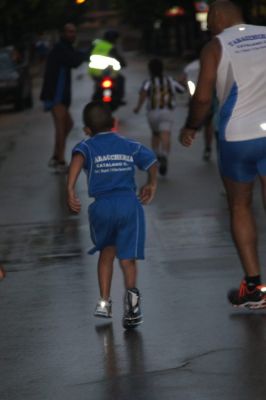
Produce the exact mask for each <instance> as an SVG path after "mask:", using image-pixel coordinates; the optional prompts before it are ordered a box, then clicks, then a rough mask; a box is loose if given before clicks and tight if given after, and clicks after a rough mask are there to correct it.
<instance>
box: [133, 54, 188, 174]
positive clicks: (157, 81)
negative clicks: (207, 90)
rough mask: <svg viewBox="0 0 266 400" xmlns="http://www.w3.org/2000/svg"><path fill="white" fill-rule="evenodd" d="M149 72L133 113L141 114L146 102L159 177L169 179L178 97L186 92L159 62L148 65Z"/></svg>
mask: <svg viewBox="0 0 266 400" xmlns="http://www.w3.org/2000/svg"><path fill="white" fill-rule="evenodd" d="M148 70H149V74H150V78H149V79H147V80H145V81H144V83H143V84H142V86H141V89H140V92H139V98H138V103H137V105H136V107H135V108H134V112H135V113H138V112H139V111H140V109H141V107H142V105H143V104H144V103H145V101H146V103H147V119H148V123H149V125H150V128H151V131H152V137H151V146H152V149H153V150H154V152H155V153H156V154H157V158H158V161H159V172H160V174H161V175H166V173H167V166H168V156H169V153H170V147H171V129H172V125H173V122H174V108H175V107H176V93H184V92H185V90H186V88H185V86H184V85H182V84H181V83H179V82H178V81H176V80H175V79H174V78H173V77H171V76H168V75H165V74H164V66H163V63H162V61H161V60H160V59H158V58H154V59H152V60H151V61H150V62H149V64H148Z"/></svg>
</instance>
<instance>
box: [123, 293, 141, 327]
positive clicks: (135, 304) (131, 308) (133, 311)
mask: <svg viewBox="0 0 266 400" xmlns="http://www.w3.org/2000/svg"><path fill="white" fill-rule="evenodd" d="M142 322H143V318H142V313H141V310H140V294H139V291H138V289H137V288H133V289H128V290H127V291H126V295H125V309H124V317H123V327H124V328H125V329H128V328H135V327H136V326H138V325H139V324H141V323H142Z"/></svg>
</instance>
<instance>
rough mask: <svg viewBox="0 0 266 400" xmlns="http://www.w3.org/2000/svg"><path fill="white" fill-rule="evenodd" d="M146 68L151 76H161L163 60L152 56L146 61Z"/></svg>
mask: <svg viewBox="0 0 266 400" xmlns="http://www.w3.org/2000/svg"><path fill="white" fill-rule="evenodd" d="M148 68H149V71H150V74H151V76H152V77H156V76H157V77H159V78H160V77H161V76H162V74H163V62H162V61H161V60H160V59H159V58H153V59H152V60H150V61H149V63H148Z"/></svg>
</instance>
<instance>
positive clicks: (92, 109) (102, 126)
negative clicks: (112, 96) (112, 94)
mask: <svg viewBox="0 0 266 400" xmlns="http://www.w3.org/2000/svg"><path fill="white" fill-rule="evenodd" d="M83 122H84V124H85V126H86V127H87V128H90V129H91V131H92V133H93V134H95V135H96V134H97V133H99V132H104V131H105V130H110V129H111V128H112V127H113V123H114V121H113V117H112V113H111V111H110V108H109V107H108V106H107V105H106V104H104V103H102V102H100V101H92V102H90V103H88V104H87V105H86V106H85V107H84V110H83Z"/></svg>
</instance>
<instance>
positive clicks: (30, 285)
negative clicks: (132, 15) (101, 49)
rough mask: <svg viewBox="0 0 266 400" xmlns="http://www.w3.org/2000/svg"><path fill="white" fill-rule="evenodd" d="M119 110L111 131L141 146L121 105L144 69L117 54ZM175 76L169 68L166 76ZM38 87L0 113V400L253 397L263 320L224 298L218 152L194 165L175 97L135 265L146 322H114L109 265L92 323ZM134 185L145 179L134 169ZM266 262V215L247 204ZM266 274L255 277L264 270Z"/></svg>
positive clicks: (227, 241)
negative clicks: (101, 310)
mask: <svg viewBox="0 0 266 400" xmlns="http://www.w3.org/2000/svg"><path fill="white" fill-rule="evenodd" d="M128 61H129V67H128V69H127V70H126V71H125V75H126V76H127V100H128V104H127V106H126V107H123V108H121V109H120V110H119V111H118V112H117V116H118V117H119V120H120V132H121V133H122V134H124V135H126V136H129V137H131V138H134V139H137V140H141V141H142V142H143V143H145V144H147V145H148V144H149V141H150V133H149V128H148V126H147V123H146V119H145V111H144V110H143V111H142V112H141V113H140V114H139V115H138V116H136V115H134V114H133V112H132V109H133V107H134V105H135V102H136V99H137V93H138V89H139V86H140V84H141V82H142V81H143V79H144V78H145V76H146V60H145V59H144V57H140V56H138V55H137V54H134V55H133V54H131V55H128ZM177 70H178V66H176V67H175V64H174V63H171V73H173V74H175V73H176V72H177ZM85 71H86V66H85V65H84V66H82V67H81V68H79V70H78V71H76V72H75V73H74V80H73V106H72V113H73V117H74V120H75V127H74V129H73V131H72V133H71V136H70V138H69V141H68V148H67V159H68V160H69V158H70V152H71V148H72V147H73V146H74V144H75V143H77V142H78V141H80V140H81V139H82V138H83V137H84V136H83V132H82V122H81V112H82V108H83V106H84V104H85V103H86V102H87V101H88V100H89V99H90V96H91V92H92V85H91V82H90V81H89V79H88V78H87V76H86V72H85ZM38 94H39V88H38V82H37V86H35V105H34V109H33V110H29V111H25V112H23V113H13V112H12V111H8V110H3V109H2V110H1V111H0V128H1V129H0V205H1V207H0V257H1V260H0V263H1V261H2V262H3V264H4V266H5V269H6V271H7V275H6V278H5V279H4V280H2V281H1V282H0V324H1V325H0V399H1V400H120V399H121V400H131V399H132V400H133V399H134V400H142V399H145V400H159V399H160V400H168V399H169V400H176V399H178V400H250V399H253V400H264V399H265V391H266V381H265V377H264V369H265V366H266V355H265V354H266V351H265V350H266V328H265V324H266V314H265V312H263V311H257V312H254V311H253V312H250V311H241V312H239V311H235V310H234V309H232V308H231V307H230V305H229V304H228V303H227V299H226V293H227V290H228V289H229V288H231V287H232V286H238V285H239V283H240V280H241V278H242V272H241V267H240V263H239V260H238V258H237V255H236V252H235V249H234V246H233V244H232V240H231V237H230V233H229V221H228V210H227V205H226V199H225V196H224V193H223V189H222V184H221V182H220V178H219V174H218V170H217V166H216V155H215V152H214V154H213V157H212V160H211V161H210V162H209V163H206V162H204V161H202V149H203V141H202V137H201V135H200V134H199V137H198V139H197V141H196V143H195V145H194V146H193V148H191V149H185V148H183V147H182V146H181V145H180V144H178V142H177V133H178V130H179V128H180V126H181V125H182V123H183V121H184V118H185V116H186V111H187V108H186V103H187V100H186V98H182V97H179V99H178V108H177V110H176V124H175V129H174V131H173V136H172V152H171V157H170V169H169V174H168V176H167V177H166V178H162V177H160V178H159V188H158V193H157V196H156V198H155V200H154V202H153V204H151V205H149V206H147V207H146V217H147V231H148V237H147V246H146V260H145V261H144V262H141V263H140V264H139V288H140V290H141V293H142V296H143V299H142V308H143V313H144V323H143V325H142V326H141V327H139V328H138V329H137V330H135V331H132V332H125V331H124V330H123V328H122V326H121V318H122V297H123V282H122V276H121V273H120V270H119V268H118V266H117V268H116V269H115V273H114V279H113V287H112V298H113V319H112V322H105V321H102V320H99V319H96V318H94V317H93V311H94V307H95V303H96V301H97V299H98V287H97V278H96V262H97V256H89V255H87V250H88V248H89V247H90V246H91V243H90V239H89V229H88V223H87V205H88V204H89V201H90V200H88V198H87V191H86V181H85V176H82V177H81V179H80V181H79V184H78V191H79V194H80V197H81V200H82V204H83V208H82V212H81V214H80V215H79V216H72V215H70V214H69V212H68V210H67V207H66V204H65V180H66V178H65V176H62V175H56V174H54V173H53V172H52V171H51V170H49V168H48V167H47V162H48V160H49V158H50V155H51V151H52V144H53V125H52V121H51V117H50V115H49V114H47V113H44V112H43V111H42V105H41V103H40V102H39V101H38ZM137 179H138V183H139V185H140V184H141V183H142V182H143V180H144V179H145V177H144V176H143V175H142V174H140V173H138V175H137ZM254 208H255V212H256V215H257V218H258V227H259V233H260V252H261V258H262V263H263V264H264V263H265V259H266V253H265V246H264V243H265V239H266V237H265V233H266V230H265V225H266V224H265V214H264V211H263V210H262V205H261V201H260V198H259V188H257V189H256V192H255V197H254ZM262 272H263V273H264V275H265V268H264V269H262Z"/></svg>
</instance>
